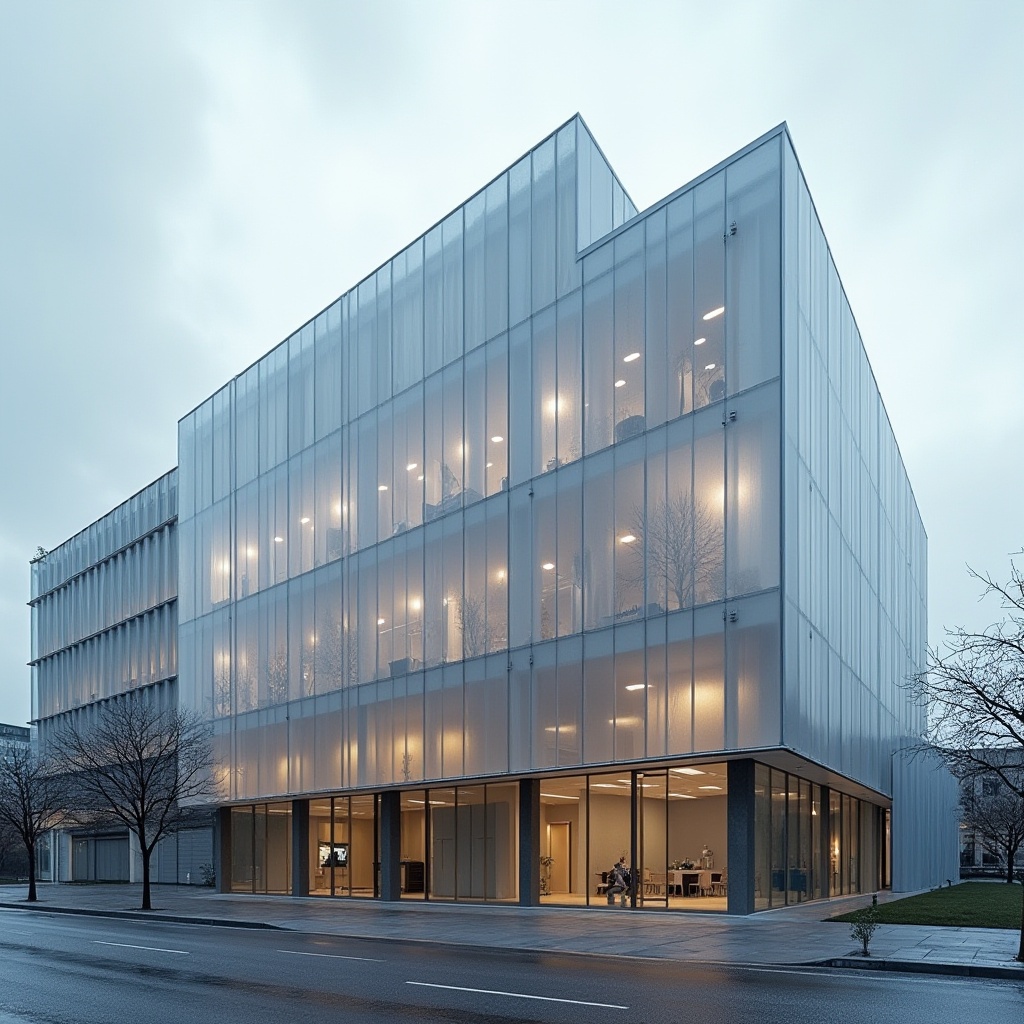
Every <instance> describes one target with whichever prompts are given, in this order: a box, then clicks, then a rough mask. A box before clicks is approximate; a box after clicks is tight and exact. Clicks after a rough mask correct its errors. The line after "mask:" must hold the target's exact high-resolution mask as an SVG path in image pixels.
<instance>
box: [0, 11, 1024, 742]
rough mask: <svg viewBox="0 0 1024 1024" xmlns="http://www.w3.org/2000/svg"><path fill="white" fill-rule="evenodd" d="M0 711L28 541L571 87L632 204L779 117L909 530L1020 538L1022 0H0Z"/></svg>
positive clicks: (952, 581)
mask: <svg viewBox="0 0 1024 1024" xmlns="http://www.w3.org/2000/svg"><path fill="white" fill-rule="evenodd" d="M0 15H2V19H0V152H2V156H0V352H2V360H0V722H13V723H21V722H24V721H26V720H27V719H28V717H29V715H30V699H29V694H30V684H29V673H28V669H27V668H26V666H25V662H26V661H27V660H28V658H29V649H30V636H29V616H28V609H27V607H26V601H27V600H28V597H29V571H28V560H29V558H30V557H31V556H32V554H33V552H34V551H35V549H36V546H37V545H42V546H44V547H46V548H52V547H56V546H57V545H58V544H60V543H61V542H62V541H63V540H65V539H67V538H68V537H69V536H71V535H72V534H74V533H76V532H77V531H78V530H80V529H81V528H83V527H84V526H86V525H88V524H89V523H90V522H92V521H93V520H94V519H96V518H98V517H99V516H101V515H103V514H104V513H105V512H107V511H109V509H111V508H112V507H113V506H114V505H116V504H118V503H119V502H120V501H122V500H123V499H124V498H126V497H127V496H129V495H130V494H132V493H134V492H135V491H136V490H138V489H139V488H140V487H142V486H144V485H145V484H147V483H149V482H150V481H151V480H153V479H155V478H156V477H157V476H159V475H160V474H162V473H163V472H165V471H166V470H167V469H169V468H170V467H171V466H173V465H174V464H175V462H176V439H177V438H176V424H177V420H178V418H179V417H180V416H182V415H183V414H184V413H186V412H187V411H188V410H189V409H191V408H192V407H193V406H195V405H196V404H197V403H198V402H200V401H201V400H202V399H204V398H206V397H207V396H208V395H209V394H211V393H212V392H213V391H214V390H216V389H217V388H218V387H219V386H220V385H221V384H223V383H224V382H225V381H226V380H228V379H229V378H230V377H232V376H233V375H234V374H235V373H237V372H239V371H240V370H241V369H243V368H244V367H245V366H247V365H248V364H249V363H251V362H252V361H253V360H254V359H256V358H257V357H258V356H260V355H262V354H263V353H264V352H266V351H267V350H268V349H270V348H271V347H272V346H273V345H275V344H276V343H277V342H278V341H280V340H281V339H282V338H283V337H285V336H286V335H287V334H289V333H290V332H291V331H292V330H294V329H295V328H296V327H298V326H299V325H300V324H301V323H303V322H304V321H305V320H307V319H308V318H309V317H310V316H311V315H312V314H314V313H316V312H317V311H319V310H320V309H321V308H323V307H324V306H325V305H327V304H328V303H329V302H330V301H331V300H332V299H334V298H335V297H336V296H338V295H339V294H340V293H342V292H343V291H345V290H347V289H348V288H349V287H350V286H351V285H352V284H354V283H355V282H356V281H357V280H358V279H359V278H361V277H362V276H363V275H364V274H366V273H367V272H368V271H370V270H372V269H373V268H374V267H376V266H377V265H378V264H379V263H381V262H382V261H384V260H385V259H387V258H388V257H389V256H391V255H393V254H394V253H395V252H397V251H398V250H399V249H401V248H402V247H403V246H404V245H405V244H406V243H407V242H409V241H411V240H412V239H413V238H414V237H416V236H417V235H418V234H419V233H420V232H422V231H423V230H424V229H425V228H427V227H428V226H430V225H431V224H433V223H434V222H435V221H436V220H438V218H440V217H441V216H442V215H443V214H445V213H446V212H447V211H449V210H450V209H451V208H453V207H454V206H456V205H458V204H459V203H460V202H461V201H462V200H463V199H465V198H466V197H468V196H469V195H470V194H471V193H472V192H474V191H475V190H476V189H477V188H478V187H479V186H480V185H482V184H484V183H485V182H486V181H487V180H488V179H489V178H491V177H492V176H493V175H495V174H497V173H498V172H499V171H501V170H502V169H503V168H504V167H506V166H507V165H508V164H510V163H512V162H513V161H514V160H515V159H516V158H517V157H519V156H520V155H521V154H522V153H523V152H525V151H526V150H527V149H529V148H530V147H531V146H532V145H533V144H534V143H535V142H537V141H539V140H540V139H541V138H542V137H544V136H545V135H547V134H548V133H549V132H550V131H551V130H552V129H553V128H554V127H556V126H557V125H558V124H560V123H561V122H562V121H564V120H565V119H566V118H567V117H569V116H570V115H571V114H573V113H574V112H576V111H579V112H580V113H582V114H583V116H584V118H585V119H586V120H587V122H588V124H589V125H590V127H591V129H592V130H593V132H594V134H595V136H596V137H597V139H598V141H599V142H600V144H601V146H602V148H603V149H604V151H605V153H606V154H607V156H608V158H609V159H610V160H611V162H612V165H613V166H614V167H615V169H616V170H617V172H618V174H619V176H620V178H621V179H622V181H623V182H624V184H625V185H626V188H627V189H628V190H629V191H630V193H631V194H632V197H633V199H634V200H635V202H636V203H637V205H638V206H639V207H640V208H641V209H643V208H645V207H647V206H649V205H650V204H651V203H653V202H654V201H656V200H657V199H659V198H661V197H662V196H664V195H665V194H666V193H668V192H670V191H672V190H673V189H675V188H677V187H678V186H679V185H682V184H684V183H685V182H687V181H689V180H690V179H691V178H693V177H694V176H696V175H697V174H699V173H700V172H702V171H704V170H706V169H707V168H708V167H710V166H711V165H712V164H714V163H716V162H717V161H719V160H721V159H722V158H723V157H726V156H728V155H729V154H730V153H732V152H734V151H735V150H737V149H739V148H740V147H742V146H743V145H745V144H746V143H747V142H749V141H750V140H752V139H753V138H755V137H756V136H758V135H760V134H762V133H763V132H765V131H767V130H768V129H769V128H772V127H773V126H774V125H776V124H778V123H779V122H780V121H783V120H785V121H788V123H789V127H790V131H791V132H792V135H793V138H794V141H795V144H796V148H797V152H798V153H799V155H800V159H801V163H802V165H803V168H804V171H805V173H806V176H807V179H808V183H809V185H810V188H811V193H812V195H813V196H814V199H815V202H816V205H817V208H818V212H819V215H820V217H821V220H822V223H823V226H824V229H825V234H826V236H827V237H828V239H829V242H830V244H831V248H832V253H833V255H834V257H835V261H836V265H837V267H838V269H839V273H840V276H841V277H842V280H843V283H844V285H845V287H846V291H847V294H848V296H849V298H850V303H851V305H852V307H853V310H854V313H855V315H856V317H857V320H858V323H859V325H860V328H861V332H862V334H863V337H864V341H865V344H866V347H867V351H868V356H869V358H870V360H871V363H872V366H873V367H874V371H875V376H876V378H877V379H878V383H879V387H880V389H881V392H882V397H883V399H884V400H885V403H886V406H887V409H888V412H889V416H890V419H891V420H892V423H893V427H894V430H895V433H896V438H897V440H898V442H899V445H900V448H901V450H902V452H903V457H904V461H905V463H906V466H907V470H908V472H909V474H910V479H911V482H912V484H913V486H914V489H915V492H916V495H917V500H918V504H919V506H920V508H921V513H922V516H923V518H924V523H925V527H926V529H927V531H928V536H929V559H930V563H929V574H930V633H931V639H932V641H933V642H934V641H935V640H937V639H939V638H940V637H941V633H942V628H943V626H946V625H952V624H955V623H964V624H967V625H980V624H982V623H984V622H986V621H988V620H989V618H991V615H992V614H994V612H995V610H992V611H991V612H990V610H989V609H987V608H986V607H985V606H979V604H978V600H977V587H976V586H975V585H974V584H973V583H972V581H971V580H969V579H968V578H967V575H966V570H965V566H966V565H967V564H971V565H973V566H975V567H978V568H980V569H987V570H990V571H992V572H993V573H995V574H1001V573H1004V572H1005V571H1006V569H1007V566H1008V560H1009V555H1010V553H1011V552H1013V551H1019V550H1020V549H1021V547H1022V545H1024V515H1022V512H1021V509H1022V507H1024V483H1022V473H1021V468H1022V465H1024V458H1022V451H1021V448H1022V442H1024V402H1022V400H1021V387H1022V384H1024V344H1022V338H1021V319H1022V318H1021V312H1020V311H1021V303H1022V300H1021V296H1022V294H1024V285H1022V283H1021V279H1022V273H1024V156H1022V154H1024V73H1022V68H1024V60H1022V57H1021V54H1022V52H1024V3H1021V2H1019V0H1005V2H1004V3H969V2H963V3H950V2H940V0H928V2H919V3H913V2H906V3H899V2H897V0H887V2H884V3H871V2H864V0H857V2H855V3H854V2H850V3H847V4H842V3H839V2H828V3H824V2H808V3H799V2H789V3H785V2H779V3H771V2H769V0H756V2H748V3H729V2H707V3H680V2H676V3H665V4H661V3H641V2H638V0H634V2H633V3H630V4H623V3H620V2H615V3H594V2H588V3H557V2H549V3H528V2H523V0H517V2H515V3H484V2H479V0H478V2H474V3H464V4H463V3H447V4H445V3H423V2H421V3H409V4H399V3H393V4H389V3H377V2H374V3H370V2H364V3H361V4H343V3H326V2H325V3H317V2H301V0H290V2H287V3H259V2H246V3H216V2H206V3H201V4H190V3H187V2H182V0H175V2H168V3H150V4H147V3H141V2H139V3H136V2H131V3H130V2H127V0H126V2H123V3H113V2H102V0H93V2H90V3H85V2H71V0H69V2H66V3H52V2H49V3H48V2H40V0H34V2H33V3H29V4H26V3H24V2H23V0H18V2H16V3H13V2H9V0H0Z"/></svg>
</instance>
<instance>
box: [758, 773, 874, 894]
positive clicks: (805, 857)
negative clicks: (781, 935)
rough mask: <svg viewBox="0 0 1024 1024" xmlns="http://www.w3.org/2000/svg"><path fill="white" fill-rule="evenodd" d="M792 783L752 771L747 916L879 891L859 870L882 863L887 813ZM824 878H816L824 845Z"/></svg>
mask: <svg viewBox="0 0 1024 1024" xmlns="http://www.w3.org/2000/svg"><path fill="white" fill-rule="evenodd" d="M824 793H825V791H824V790H823V788H822V787H821V786H818V785H817V784H815V783H812V782H808V781H807V780H806V779H800V778H798V777H797V776H795V775H789V774H787V773H786V772H782V771H779V770H778V769H775V768H768V767H767V766H765V765H760V764H759V765H757V766H756V772H755V786H754V808H755V814H754V829H755V843H754V862H755V869H754V870H755V875H754V909H755V910H764V909H767V908H769V907H779V906H786V905H790V904H794V903H802V902H804V901H805V900H809V899H821V898H823V897H828V896H846V895H850V894H853V893H858V892H866V891H869V890H871V889H874V888H876V887H877V886H878V883H879V882H880V881H881V879H882V876H881V874H880V873H879V874H878V876H877V877H875V876H874V875H871V877H869V875H868V874H865V873H864V872H863V869H862V866H861V865H862V864H867V865H873V864H875V863H879V864H881V863H882V859H883V857H884V850H883V846H882V844H883V842H884V837H883V835H882V832H881V829H882V827H883V826H882V823H883V822H884V820H885V817H884V816H885V815H887V814H888V811H884V810H883V809H881V808H878V807H876V806H875V805H873V804H870V803H868V802H867V801H863V800H858V799H857V798H856V797H852V796H850V795H849V794H846V793H840V792H837V791H836V790H828V799H827V801H826V800H824ZM825 843H827V844H828V856H827V864H828V874H827V876H823V873H822V872H823V867H822V866H823V865H824V864H825V862H826V860H825V855H824V845H823V844H825Z"/></svg>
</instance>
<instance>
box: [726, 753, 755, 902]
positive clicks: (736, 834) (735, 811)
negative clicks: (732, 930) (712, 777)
mask: <svg viewBox="0 0 1024 1024" xmlns="http://www.w3.org/2000/svg"><path fill="white" fill-rule="evenodd" d="M728 777H729V797H728V802H727V804H726V806H727V818H728V829H729V896H728V901H729V902H728V908H727V909H728V912H729V913H730V914H752V913H753V912H754V874H755V870H756V869H755V860H754V842H755V833H754V762H753V761H750V760H743V761H730V762H729V768H728Z"/></svg>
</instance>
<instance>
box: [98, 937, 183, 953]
mask: <svg viewBox="0 0 1024 1024" xmlns="http://www.w3.org/2000/svg"><path fill="white" fill-rule="evenodd" d="M92 941H93V942H96V943H98V944H99V945H101V946H121V947H123V948H124V949H148V950H150V951H151V952H153V953H178V954H180V955H181V956H191V955H192V954H191V953H190V952H189V951H188V950H187V949H161V948H160V947H159V946H133V945H132V944H131V943H130V942H104V941H103V940H102V939H93V940H92Z"/></svg>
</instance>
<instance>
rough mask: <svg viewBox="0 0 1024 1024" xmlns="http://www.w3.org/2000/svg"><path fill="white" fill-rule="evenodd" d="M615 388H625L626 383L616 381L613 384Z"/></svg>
mask: <svg viewBox="0 0 1024 1024" xmlns="http://www.w3.org/2000/svg"><path fill="white" fill-rule="evenodd" d="M615 386H616V387H617V388H622V387H625V386H626V382H625V381H624V380H617V381H616V382H615Z"/></svg>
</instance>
